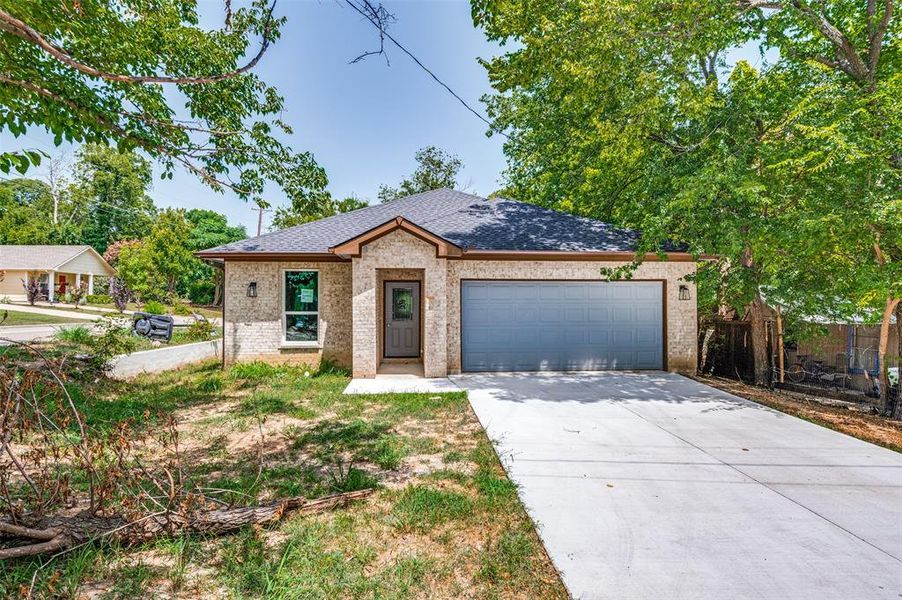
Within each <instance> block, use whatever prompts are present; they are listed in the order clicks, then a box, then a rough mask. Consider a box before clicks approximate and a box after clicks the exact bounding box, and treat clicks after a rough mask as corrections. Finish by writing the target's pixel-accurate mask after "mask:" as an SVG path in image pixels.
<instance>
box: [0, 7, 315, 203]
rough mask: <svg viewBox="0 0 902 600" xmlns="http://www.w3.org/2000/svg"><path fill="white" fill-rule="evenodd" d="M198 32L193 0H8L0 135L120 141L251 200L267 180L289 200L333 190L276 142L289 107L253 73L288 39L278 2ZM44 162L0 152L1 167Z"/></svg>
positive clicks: (228, 13) (285, 130) (2, 14)
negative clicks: (37, 132) (42, 133)
mask: <svg viewBox="0 0 902 600" xmlns="http://www.w3.org/2000/svg"><path fill="white" fill-rule="evenodd" d="M223 6H224V11H223V12H224V16H225V18H224V20H223V22H222V26H221V27H219V28H217V29H214V30H208V29H205V28H203V27H201V26H200V15H199V14H198V2H197V1H196V0H159V1H155V2H146V1H145V0H113V1H106V0H78V1H68V0H6V1H4V2H3V4H2V6H0V49H2V50H0V128H2V129H3V130H7V131H9V132H11V133H13V134H14V135H21V134H24V133H26V132H27V131H29V130H31V129H32V128H38V129H43V130H46V131H48V132H50V133H52V134H53V135H54V138H55V141H56V143H57V144H60V143H62V142H63V141H69V142H88V143H99V144H117V145H118V146H119V147H120V148H122V149H125V150H129V149H139V150H141V151H143V152H144V153H146V154H147V155H149V156H150V157H152V158H154V159H156V160H158V161H159V162H160V163H161V165H162V166H163V175H164V176H171V175H172V173H173V171H174V169H175V168H176V167H182V168H184V169H186V170H187V171H188V172H190V173H192V174H194V175H196V176H197V177H199V178H200V179H201V180H202V181H203V182H205V183H207V184H209V185H210V186H212V187H213V189H216V190H220V191H221V190H224V189H231V190H233V191H234V192H235V193H237V194H238V195H239V196H240V197H242V198H245V199H247V198H253V197H257V196H259V194H260V193H262V191H263V188H264V185H265V184H266V182H268V181H272V182H275V183H277V184H278V185H280V186H281V187H282V189H283V190H284V191H285V193H286V194H287V195H288V196H289V197H294V196H296V195H300V194H302V193H303V192H304V191H306V190H309V189H311V188H312V189H318V188H321V187H323V186H324V185H325V175H324V173H323V171H322V169H321V168H319V167H318V166H317V165H316V163H315V161H314V159H313V157H312V155H311V154H309V153H306V152H302V153H297V152H294V151H293V150H292V149H291V148H290V147H289V146H287V145H285V144H284V143H283V142H282V141H280V140H279V138H278V135H281V134H290V133H291V128H290V127H289V126H288V124H286V123H285V122H284V121H282V120H281V115H282V111H283V109H284V101H283V99H282V98H281V96H279V94H278V92H277V91H276V90H275V89H274V88H273V87H271V86H269V85H267V84H266V83H264V82H263V81H262V80H261V79H260V78H259V77H258V76H257V75H256V74H254V72H253V69H254V67H255V66H256V65H257V63H258V62H259V60H260V59H261V58H262V57H263V55H264V54H265V52H266V51H267V49H268V48H269V47H270V45H271V44H273V43H274V42H275V41H276V40H277V39H278V37H279V32H280V28H281V26H282V24H283V23H284V18H282V17H279V16H278V15H276V14H274V12H275V7H276V3H275V2H271V1H270V0H253V1H252V2H249V3H248V4H247V5H245V6H242V7H241V8H237V9H235V10H233V4H232V3H231V2H229V1H226V2H224V5H223ZM39 158H40V156H39V155H37V154H35V153H33V152H32V153H28V152H25V151H18V150H14V151H12V152H4V153H2V154H0V170H2V171H4V172H9V171H10V169H11V168H12V167H16V168H17V169H19V170H20V171H24V170H26V169H27V168H28V166H29V164H30V163H32V162H35V161H37V160H38V159H39Z"/></svg>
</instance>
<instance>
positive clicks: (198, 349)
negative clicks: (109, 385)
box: [110, 339, 222, 379]
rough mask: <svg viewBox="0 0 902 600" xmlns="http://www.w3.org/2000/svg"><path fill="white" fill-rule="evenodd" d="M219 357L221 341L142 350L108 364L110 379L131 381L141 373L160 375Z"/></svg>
mask: <svg viewBox="0 0 902 600" xmlns="http://www.w3.org/2000/svg"><path fill="white" fill-rule="evenodd" d="M219 356H222V340H221V339H218V340H211V341H209V342H195V343H193V344H181V345H179V346H164V347H162V348H155V349H153V350H143V351H141V352H133V353H132V354H123V355H121V356H117V357H116V358H114V359H113V360H112V361H111V363H110V364H111V368H110V377H112V378H113V379H131V378H132V377H137V376H138V375H141V374H142V373H160V372H162V371H169V370H171V369H177V368H179V367H182V366H184V365H190V364H192V363H196V362H201V361H204V360H209V359H211V358H217V357H219Z"/></svg>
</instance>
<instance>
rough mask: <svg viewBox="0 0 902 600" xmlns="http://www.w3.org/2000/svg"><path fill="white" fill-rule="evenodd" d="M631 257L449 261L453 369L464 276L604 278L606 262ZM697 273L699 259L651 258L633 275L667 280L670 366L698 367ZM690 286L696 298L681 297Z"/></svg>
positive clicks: (457, 354)
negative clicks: (694, 278)
mask: <svg viewBox="0 0 902 600" xmlns="http://www.w3.org/2000/svg"><path fill="white" fill-rule="evenodd" d="M625 264H626V263H619V262H607V261H606V262H601V261H599V262H589V261H513V260H452V261H448V291H449V296H448V342H449V343H448V372H449V373H460V280H461V279H562V280H566V279H580V280H593V279H594V280H598V281H601V280H602V278H601V274H600V269H601V267H618V266H622V265H625ZM693 273H695V263H693V262H645V263H642V265H640V266H639V268H638V269H636V272H635V273H634V274H633V279H635V280H639V279H655V280H664V282H665V283H664V287H665V296H666V298H665V300H664V302H665V305H666V306H665V312H664V319H665V324H666V332H667V333H666V341H667V348H666V352H665V356H666V358H667V369H668V370H669V371H677V372H681V373H690V374H691V373H695V370H696V365H697V364H698V362H697V358H696V356H697V353H698V341H697V334H696V330H697V327H698V315H697V307H696V297H697V295H696V289H695V284H694V283H693V282H690V281H685V280H683V278H684V277H685V276H686V275H690V274H693ZM680 285H685V286H687V287H688V288H689V293H690V295H691V296H692V299H691V300H680V299H679V289H680V288H679V286H680Z"/></svg>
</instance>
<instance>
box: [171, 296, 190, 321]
mask: <svg viewBox="0 0 902 600" xmlns="http://www.w3.org/2000/svg"><path fill="white" fill-rule="evenodd" d="M192 312H193V311H192V310H191V307H190V306H188V305H187V304H186V303H184V302H182V301H181V300H177V301H176V302H173V304H172V314H174V315H181V316H183V317H187V316H188V315H190V314H192Z"/></svg>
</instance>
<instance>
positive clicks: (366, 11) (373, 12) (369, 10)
mask: <svg viewBox="0 0 902 600" xmlns="http://www.w3.org/2000/svg"><path fill="white" fill-rule="evenodd" d="M344 1H345V3H346V4H347V5H348V6H350V7H351V8H353V9H354V10H355V11H357V12H358V13H360V14H361V15H363V17H364V18H365V19H366V20H367V21H369V22H370V23H371V24H372V25H373V27H375V28H376V29H378V30H379V36H380V38H385V39H388V40H389V41H390V42H391V43H392V44H394V45H395V46H397V47H398V49H399V50H401V52H403V53H404V54H406V55H407V56H409V57H410V59H411V60H412V61H413V62H415V63H416V64H417V66H419V67H420V68H421V69H422V70H423V71H425V72H426V73H427V74H428V75H429V76H430V77H432V79H434V80H435V82H436V83H438V84H439V85H440V86H442V87H443V88H445V90H447V91H448V93H449V94H451V95H452V96H454V97H455V98H457V101H458V102H460V103H461V104H462V105H463V107H464V108H466V109H467V110H468V111H470V112H471V113H473V114H474V115H476V118H477V119H479V120H480V121H482V122H483V123H485V124H486V125H488V126H489V129H490V130H492V131H494V132H495V133H497V134H499V135H503V136H504V137H506V138H508V139H510V136H508V135H507V134H506V133H504V132H503V131H501V130H500V129H498V128H497V127H495V124H494V123H492V122H491V121H489V120H488V119H487V118H485V117H484V116H483V115H482V113H480V112H479V111H478V110H476V109H475V108H473V107H472V106H470V104H469V103H468V102H467V101H466V100H464V99H463V98H461V97H460V95H459V94H458V93H457V92H455V91H454V90H453V89H451V86H449V85H448V84H447V83H445V82H444V81H442V80H441V79H440V78H439V76H438V75H436V74H435V73H434V72H433V71H432V70H431V69H430V68H429V67H427V66H426V65H424V64H423V61H421V60H420V59H419V58H417V57H416V56H415V55H414V54H413V52H411V51H410V50H408V49H407V48H406V47H404V45H403V44H402V43H401V42H399V41H398V40H396V39H395V38H394V36H392V34H390V33H389V32H388V31H386V25H385V24H384V23H383V21H382V20H381V19H379V18H378V17H377V15H378V14H379V12H378V9H377V8H376V7H374V6H373V5H372V4H371V3H370V2H369V0H363V1H362V5H363V6H362V7H361V5H360V4H358V3H357V2H355V1H354V0H344ZM381 53H382V48H380V49H379V51H378V52H375V54H381ZM362 56H366V55H365V54H364V55H361V57H362ZM359 58H360V57H358V59H359Z"/></svg>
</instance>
